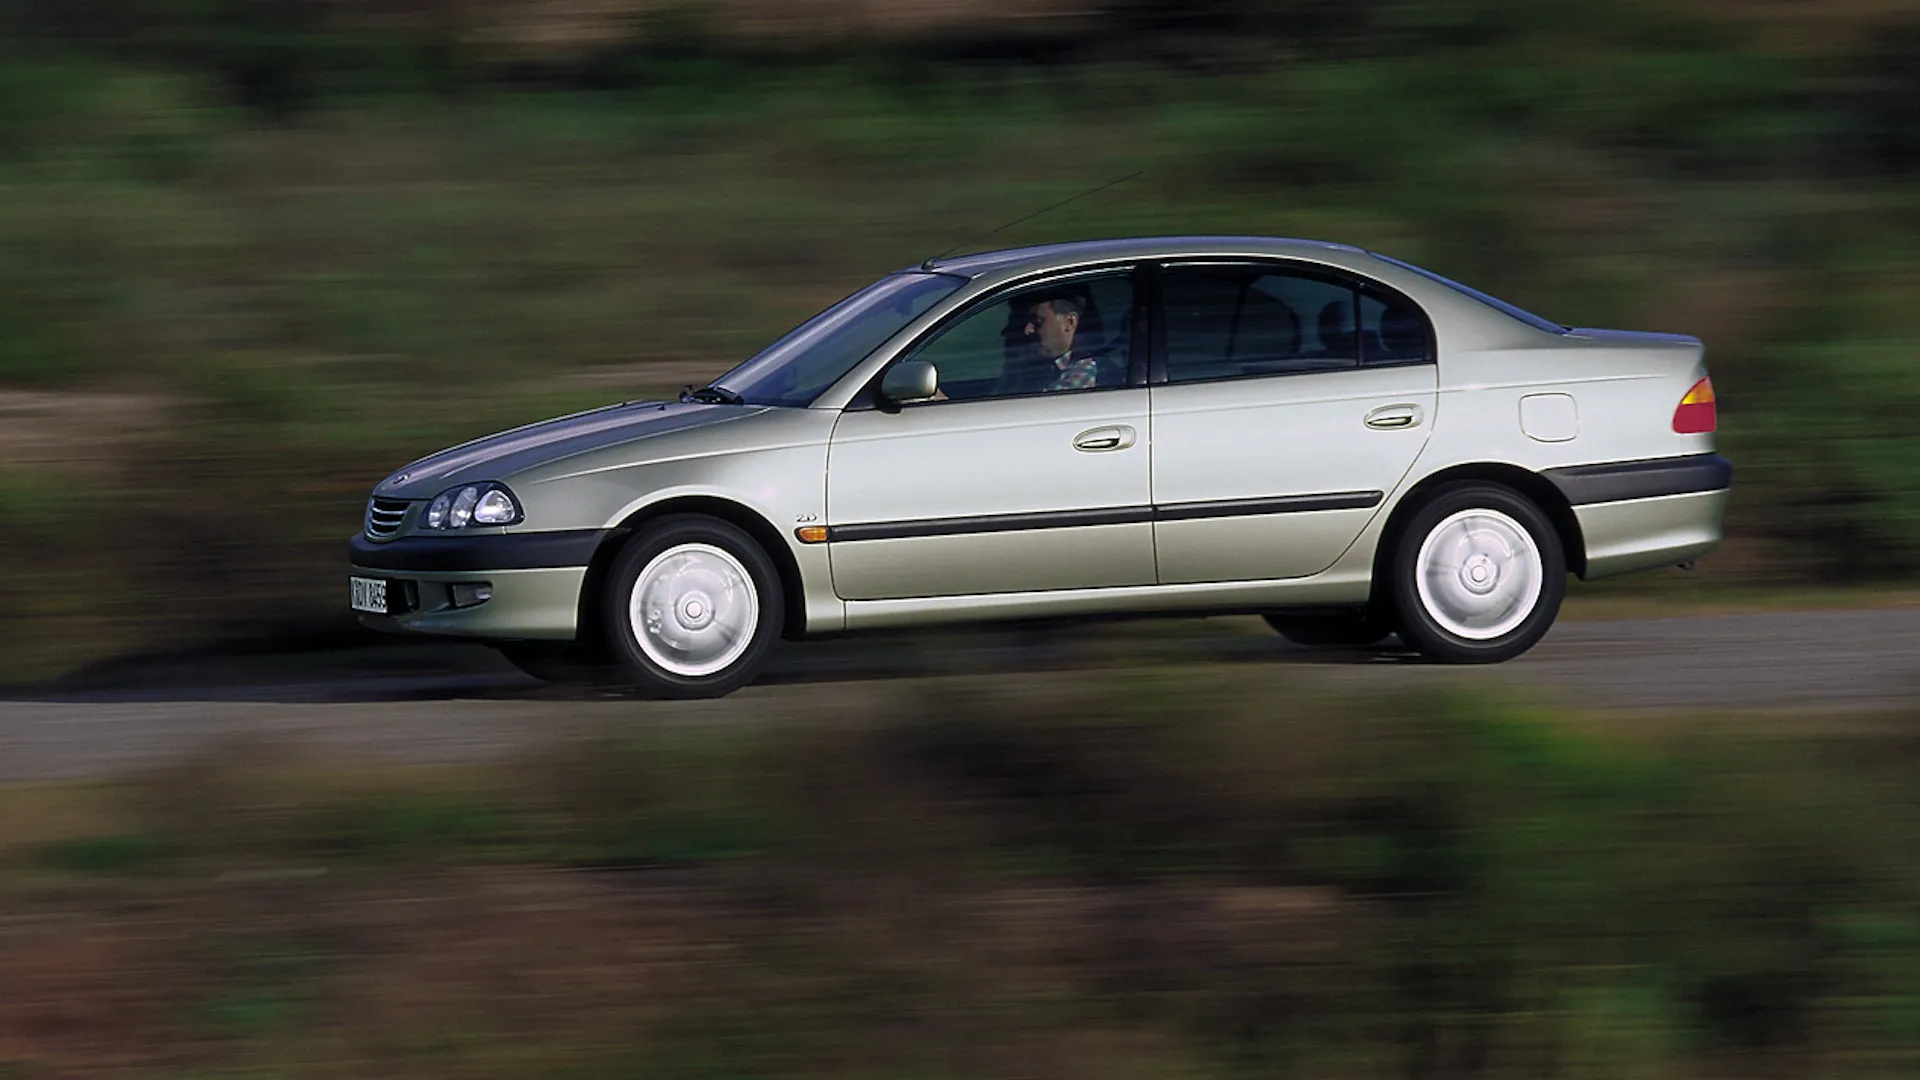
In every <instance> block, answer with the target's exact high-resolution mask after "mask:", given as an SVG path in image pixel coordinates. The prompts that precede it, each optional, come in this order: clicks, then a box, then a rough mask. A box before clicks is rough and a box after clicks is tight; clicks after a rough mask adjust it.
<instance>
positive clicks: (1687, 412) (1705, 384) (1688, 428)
mask: <svg viewBox="0 0 1920 1080" xmlns="http://www.w3.org/2000/svg"><path fill="white" fill-rule="evenodd" d="M1719 423H1720V416H1719V414H1718V412H1716V411H1715V409H1714V406H1713V380H1712V379H1701V380H1700V381H1699V382H1697V383H1694V384H1693V389H1691V390H1688V391H1687V396H1686V397H1683V398H1681V399H1680V406H1679V408H1676V409H1674V410H1673V430H1674V431H1675V432H1677V433H1678V434H1681V435H1704V434H1707V433H1708V432H1710V431H1712V430H1713V429H1714V428H1715V427H1717V426H1719Z"/></svg>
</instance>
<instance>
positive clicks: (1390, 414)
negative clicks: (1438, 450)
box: [1366, 405, 1420, 431]
mask: <svg viewBox="0 0 1920 1080" xmlns="http://www.w3.org/2000/svg"><path fill="white" fill-rule="evenodd" d="M1366 423H1367V426H1368V427H1370V428H1374V429H1376V430H1379V431H1392V430H1394V429H1396V428H1410V427H1419V426H1420V406H1418V405H1382V406H1380V407H1379V408H1377V409H1375V410H1373V411H1372V412H1370V413H1368V414H1367V420H1366Z"/></svg>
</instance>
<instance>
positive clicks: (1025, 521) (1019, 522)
mask: <svg viewBox="0 0 1920 1080" xmlns="http://www.w3.org/2000/svg"><path fill="white" fill-rule="evenodd" d="M1152 520H1153V507H1151V506H1116V507H1114V508H1112V509H1109V510H1057V511H1048V512H1045V513H1038V514H991V515H984V516H980V517H956V518H923V519H922V520H919V521H877V522H874V523H872V524H868V525H833V526H829V527H828V528H827V540H828V542H830V543H843V542H845V541H849V540H905V539H908V538H909V537H921V536H959V535H962V534H964V533H996V532H1021V531H1024V530H1027V529H1073V528H1085V527H1087V526H1090V525H1133V524H1137V523H1139V522H1144V521H1152Z"/></svg>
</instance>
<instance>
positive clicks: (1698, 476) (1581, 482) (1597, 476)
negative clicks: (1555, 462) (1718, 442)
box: [1542, 454, 1733, 506]
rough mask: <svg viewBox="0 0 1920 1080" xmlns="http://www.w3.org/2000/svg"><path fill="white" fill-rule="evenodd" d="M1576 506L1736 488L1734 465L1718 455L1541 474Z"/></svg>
mask: <svg viewBox="0 0 1920 1080" xmlns="http://www.w3.org/2000/svg"><path fill="white" fill-rule="evenodd" d="M1542 475H1543V476H1545V477H1546V478H1547V479H1549V480H1551V481H1553V483H1554V486H1555V487H1558V488H1559V489H1560V493H1561V494H1562V495H1565V496H1566V497H1567V501H1568V502H1570V503H1572V504H1573V505H1575V506H1585V505H1586V504H1588V503H1603V502H1621V501H1623V500H1626V499H1657V498H1659V497H1660V496H1662V495H1690V494H1693V493H1694V492H1699V491H1720V490H1723V489H1725V488H1729V487H1732V486H1733V462H1731V461H1728V460H1727V459H1726V458H1723V457H1721V456H1720V455H1719V454H1688V455H1687V456H1685V457H1669V458H1653V459H1651V460H1646V461H1610V462H1607V463H1605V464H1601V465H1569V466H1566V467H1565V468H1560V469H1547V470H1545V471H1544V472H1543V473H1542Z"/></svg>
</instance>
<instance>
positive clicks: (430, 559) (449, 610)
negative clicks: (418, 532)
mask: <svg viewBox="0 0 1920 1080" xmlns="http://www.w3.org/2000/svg"><path fill="white" fill-rule="evenodd" d="M606 535H607V534H606V532H605V531H603V530H597V529H595V530H573V531H567V532H536V533H495V534H491V535H481V536H458V537H439V536H408V537H402V538H400V539H397V540H389V541H386V542H384V543H376V542H374V541H371V540H368V539H367V538H366V537H365V536H364V535H361V536H355V537H354V538H353V540H352V541H351V542H350V545H349V548H350V556H349V559H350V562H351V565H352V570H351V573H352V574H353V576H356V577H370V578H381V579H384V580H386V581H388V582H390V583H392V584H389V586H388V596H389V597H390V598H394V599H391V600H390V602H392V603H397V605H398V606H400V607H402V608H404V609H405V610H400V611H397V612H396V613H395V614H391V615H371V614H362V615H360V617H359V618H360V622H361V624H362V625H364V626H367V627H369V628H372V629H375V630H385V631H409V632H414V633H426V634H446V635H450V636H456V637H477V638H501V639H511V640H522V639H525V640H562V641H565V640H572V639H573V638H574V637H576V636H577V635H578V632H579V625H578V624H579V614H580V590H581V588H582V586H583V584H584V583H585V581H586V576H587V564H588V563H589V562H591V561H592V559H593V554H594V552H595V551H596V550H598V548H599V546H600V542H601V541H602V540H604V539H605V538H606ZM479 584H485V585H487V586H489V587H490V589H491V591H492V595H491V597H490V598H489V599H487V600H486V601H484V602H482V603H478V604H470V605H469V606H465V607H457V606H455V603H454V599H455V598H454V592H453V586H455V585H479ZM402 597H404V603H399V601H398V598H402Z"/></svg>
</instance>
